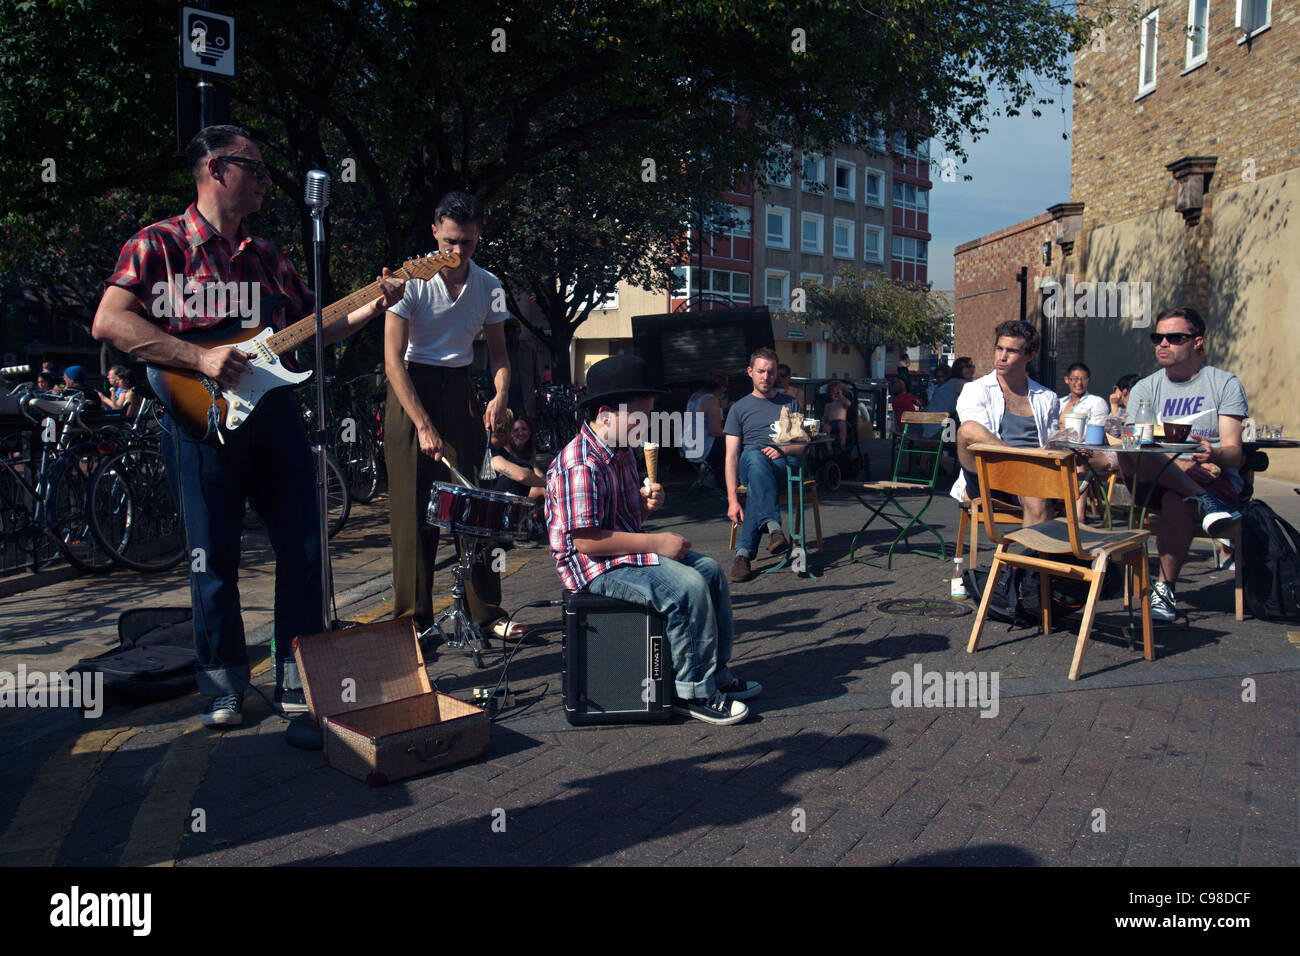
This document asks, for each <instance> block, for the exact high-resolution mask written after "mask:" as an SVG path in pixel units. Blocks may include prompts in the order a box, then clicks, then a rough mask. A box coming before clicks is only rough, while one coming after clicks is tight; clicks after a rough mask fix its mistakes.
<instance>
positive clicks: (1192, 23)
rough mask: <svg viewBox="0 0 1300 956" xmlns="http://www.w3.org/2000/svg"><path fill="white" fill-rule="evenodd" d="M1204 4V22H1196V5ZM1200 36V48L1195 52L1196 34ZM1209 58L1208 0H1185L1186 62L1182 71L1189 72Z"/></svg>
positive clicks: (1202, 64)
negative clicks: (1198, 51) (1198, 53)
mask: <svg viewBox="0 0 1300 956" xmlns="http://www.w3.org/2000/svg"><path fill="white" fill-rule="evenodd" d="M1201 2H1203V3H1204V4H1205V22H1204V23H1202V24H1197V22H1196V5H1197V3H1201ZM1198 31H1199V33H1200V36H1201V43H1202V50H1201V52H1200V55H1199V56H1198V55H1197V53H1196V35H1197V32H1198ZM1209 59H1210V0H1187V62H1186V64H1185V69H1184V70H1183V72H1184V73H1190V72H1192V70H1194V69H1196V68H1197V67H1198V66H1204V65H1205V64H1206V63H1207V62H1209Z"/></svg>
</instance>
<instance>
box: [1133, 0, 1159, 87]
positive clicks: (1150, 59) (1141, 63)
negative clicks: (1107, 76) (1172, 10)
mask: <svg viewBox="0 0 1300 956" xmlns="http://www.w3.org/2000/svg"><path fill="white" fill-rule="evenodd" d="M1148 23H1150V24H1151V30H1150V33H1151V40H1150V46H1151V49H1150V50H1148V49H1147V24H1148ZM1138 49H1139V53H1138V91H1137V96H1135V97H1133V99H1135V100H1140V99H1142V97H1144V96H1146V95H1147V94H1148V93H1150V92H1151V91H1152V90H1154V89H1155V88H1156V83H1157V82H1158V81H1159V76H1158V68H1159V65H1160V59H1159V50H1160V8H1159V7H1156V8H1155V9H1154V10H1152V11H1151V12H1150V13H1148V14H1147V15H1146V16H1144V17H1143V18H1142V20H1141V22H1140V23H1139V25H1138ZM1148 63H1150V65H1151V82H1150V83H1149V84H1148V83H1147V82H1146V81H1145V77H1146V73H1147V69H1146V68H1147V64H1148Z"/></svg>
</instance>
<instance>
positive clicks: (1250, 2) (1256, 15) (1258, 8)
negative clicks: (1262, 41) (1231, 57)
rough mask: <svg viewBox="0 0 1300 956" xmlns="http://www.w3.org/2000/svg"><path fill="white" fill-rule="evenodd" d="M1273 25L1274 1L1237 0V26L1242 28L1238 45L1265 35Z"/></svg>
mask: <svg viewBox="0 0 1300 956" xmlns="http://www.w3.org/2000/svg"><path fill="white" fill-rule="evenodd" d="M1272 23H1273V3H1272V0H1237V19H1236V25H1237V26H1238V27H1240V28H1241V36H1240V37H1239V38H1238V39H1237V42H1238V43H1245V42H1246V40H1248V39H1249V38H1250V37H1253V36H1254V35H1255V34H1256V33H1263V32H1264V31H1265V30H1267V29H1268V28H1269V26H1271V25H1272Z"/></svg>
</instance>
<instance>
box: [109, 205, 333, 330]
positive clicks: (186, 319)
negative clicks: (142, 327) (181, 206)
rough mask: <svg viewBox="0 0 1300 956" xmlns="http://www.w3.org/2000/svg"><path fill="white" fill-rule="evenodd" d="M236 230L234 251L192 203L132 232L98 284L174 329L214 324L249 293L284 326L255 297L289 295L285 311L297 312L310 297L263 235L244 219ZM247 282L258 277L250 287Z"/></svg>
mask: <svg viewBox="0 0 1300 956" xmlns="http://www.w3.org/2000/svg"><path fill="white" fill-rule="evenodd" d="M241 231H242V238H241V239H240V241H239V247H238V248H237V249H236V250H235V251H234V252H233V253H232V252H231V251H230V243H229V241H227V240H226V238H225V236H223V235H221V233H219V232H217V230H215V229H214V228H212V225H211V224H210V223H209V222H208V221H207V220H206V219H204V218H203V217H202V216H201V215H199V210H198V207H197V206H196V205H194V204H191V205H190V208H189V209H187V210H185V213H184V214H183V215H180V216H175V217H173V218H171V219H164V220H163V221H162V222H156V223H154V224H153V225H152V226H146V227H145V228H144V229H141V230H140V231H139V232H138V233H136V234H135V236H133V237H132V239H131V241H130V242H128V243H127V244H126V245H125V246H123V247H122V254H121V255H119V256H118V258H117V268H116V270H114V272H113V274H112V275H111V276H109V277H108V280H107V281H106V282H105V283H104V284H105V285H106V286H111V285H115V286H120V287H121V288H123V289H126V290H127V291H128V292H130V293H131V294H132V295H134V296H135V298H136V301H138V302H139V303H140V307H141V308H142V309H144V314H145V317H146V318H148V319H149V321H151V322H153V323H154V324H155V325H158V326H160V327H161V328H163V329H166V330H167V331H168V332H171V333H173V334H174V333H177V332H187V331H191V330H194V329H206V328H210V327H212V326H214V325H218V324H220V323H221V322H222V321H224V320H225V319H226V318H227V317H229V316H240V315H241V308H242V309H243V313H242V314H244V315H246V314H248V313H249V312H251V310H252V307H253V303H252V302H251V301H250V300H249V299H250V296H251V295H252V294H256V295H257V296H258V297H259V302H258V307H259V314H260V316H261V317H262V319H263V320H264V321H266V322H267V323H268V324H270V325H274V326H275V327H277V328H282V327H283V325H284V322H283V318H284V315H285V313H284V312H280V311H279V310H276V312H277V316H276V317H273V316H271V315H269V314H268V311H267V310H266V308H265V306H263V305H262V301H261V300H263V299H265V298H266V297H268V296H271V295H275V294H279V295H283V296H285V297H287V298H288V300H289V301H288V304H287V315H288V316H290V317H292V318H295V319H296V318H298V317H299V316H302V315H305V314H306V313H308V312H310V311H311V310H312V309H314V308H315V307H316V298H315V296H314V295H313V294H312V291H311V290H310V289H308V288H307V285H306V283H304V282H303V281H302V277H301V276H299V275H298V272H297V270H295V269H294V267H293V265H292V263H290V262H289V260H288V259H286V258H285V257H284V255H283V254H282V253H281V252H280V251H279V250H278V249H276V248H275V246H273V245H271V244H270V243H269V242H267V241H266V240H265V239H258V238H256V237H255V236H252V235H249V233H248V229H247V227H246V226H241ZM176 276H180V277H181V278H180V280H177V279H176V278H175V277H176ZM216 283H225V284H227V285H224V286H221V287H218V286H217V285H216ZM252 283H256V284H257V292H256V293H253V291H252V287H251V284H252ZM246 284H248V285H246ZM245 293H248V295H246V294H245ZM277 317H278V318H279V321H277Z"/></svg>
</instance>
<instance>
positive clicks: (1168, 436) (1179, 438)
mask: <svg viewBox="0 0 1300 956" xmlns="http://www.w3.org/2000/svg"><path fill="white" fill-rule="evenodd" d="M1191 430H1192V423H1191V422H1170V421H1166V422H1165V441H1167V442H1173V443H1174V444H1178V443H1179V442H1185V441H1187V434H1188V432H1190V431H1191Z"/></svg>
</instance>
